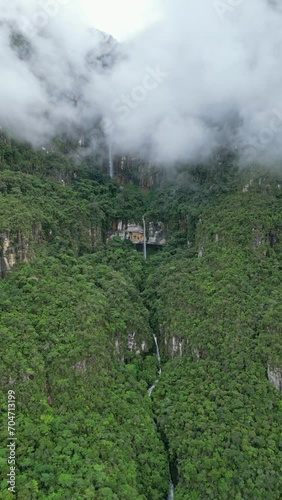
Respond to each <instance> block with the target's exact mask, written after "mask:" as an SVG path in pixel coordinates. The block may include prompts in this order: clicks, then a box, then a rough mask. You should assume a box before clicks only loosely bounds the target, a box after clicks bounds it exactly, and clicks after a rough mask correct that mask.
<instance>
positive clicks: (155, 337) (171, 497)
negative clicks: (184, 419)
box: [148, 333, 174, 500]
mask: <svg viewBox="0 0 282 500" xmlns="http://www.w3.org/2000/svg"><path fill="white" fill-rule="evenodd" d="M153 337H154V342H155V346H156V354H157V358H158V362H159V371H158V374H159V376H160V377H161V375H162V364H161V354H160V348H159V342H158V337H157V336H156V335H155V334H154V333H153ZM158 383H159V378H157V380H155V382H154V383H153V385H152V386H151V387H150V388H149V389H148V396H149V398H150V397H151V396H152V394H153V392H154V390H155V388H156V387H157V384H158ZM169 487H170V490H169V495H168V497H167V500H174V484H173V482H172V477H171V474H170V481H169Z"/></svg>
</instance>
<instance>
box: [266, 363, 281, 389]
mask: <svg viewBox="0 0 282 500" xmlns="http://www.w3.org/2000/svg"><path fill="white" fill-rule="evenodd" d="M267 376H268V380H269V382H270V383H271V384H272V385H274V387H276V389H278V391H280V392H282V368H276V367H272V366H270V365H268V367H267Z"/></svg>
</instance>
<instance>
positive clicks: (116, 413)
mask: <svg viewBox="0 0 282 500" xmlns="http://www.w3.org/2000/svg"><path fill="white" fill-rule="evenodd" d="M61 146H62V145H58V144H57V146H56V148H54V150H53V151H50V153H46V151H43V150H42V151H40V152H38V151H36V150H34V149H32V148H30V147H29V146H28V145H25V144H21V143H18V142H15V141H12V140H8V139H7V137H5V136H4V135H2V136H1V139H0V207H1V211H0V237H1V238H0V241H1V281H0V308H1V313H0V315H1V316H0V348H1V366H0V384H1V410H2V411H1V414H2V424H1V433H0V436H1V449H0V463H1V489H0V498H1V499H5V500H9V499H12V498H14V497H15V496H14V494H13V493H12V492H9V491H8V487H7V473H8V471H9V466H8V464H7V457H8V452H7V438H8V434H7V432H8V431H7V394H8V391H9V390H13V391H14V392H15V395H16V434H17V445H16V456H17V460H16V473H17V479H16V491H17V493H16V498H18V499H20V500H29V499H48V500H64V499H68V498H71V499H77V500H78V499H87V498H89V499H91V498H93V499H97V500H102V499H105V500H125V499H128V500H164V499H166V498H168V495H169V490H170V481H171V479H172V481H173V483H174V498H175V499H176V500H186V499H187V500H188V499H189V500H190V499H191V500H202V499H226V500H227V499H230V498H234V499H236V500H240V499H242V500H243V499H244V500H245V499H254V500H255V499H256V500H258V499H261V500H265V499H269V500H272V499H273V500H275V499H277V500H278V499H279V498H281V496H282V479H281V462H282V436H281V428H282V396H281V392H282V342H281V295H282V289H281V287H282V173H281V169H279V168H277V169H276V170H274V169H273V170H271V171H270V170H269V169H267V168H262V167H257V166H255V165H254V166H252V167H251V168H248V169H243V170H241V169H240V168H239V167H238V165H237V159H236V156H235V155H231V154H228V153H226V152H224V151H222V152H220V154H219V155H217V156H215V157H214V158H211V159H210V161H209V163H206V164H191V165H183V164H181V165H176V166H174V167H173V170H168V171H164V170H162V169H161V167H159V169H160V170H161V172H159V174H158V175H156V177H155V179H154V182H153V181H152V182H149V183H147V182H146V183H145V184H144V182H143V180H140V178H138V176H137V175H136V174H135V177H134V178H132V172H131V171H129V172H128V173H126V171H125V172H124V170H123V174H122V180H121V179H117V178H116V179H113V180H111V179H109V177H108V176H107V175H106V173H105V172H104V171H103V168H102V167H103V165H102V162H101V159H100V158H97V157H91V156H86V157H85V158H80V159H79V160H77V159H74V155H71V154H66V151H65V150H64V148H62V147H61ZM66 150H67V147H66ZM116 161H117V162H118V161H119V160H116ZM129 163H130V162H129ZM117 167H118V165H117ZM142 168H143V170H144V172H145V174H146V175H145V174H144V175H145V177H146V176H147V177H146V178H149V180H150V175H151V174H150V172H149V173H148V171H146V168H147V167H146V165H144V166H143V167H142ZM144 172H143V173H144ZM148 176H149V177H148ZM143 177H144V176H143ZM143 177H142V179H143ZM156 179H157V180H156ZM148 186H150V189H149V188H148ZM143 216H145V220H146V221H147V223H149V221H161V222H162V223H163V225H164V227H165V229H166V232H167V234H168V235H169V238H168V242H167V245H166V246H165V247H164V248H162V249H160V248H156V249H152V250H149V252H148V259H147V261H144V259H143V255H142V252H141V251H140V250H138V249H137V248H136V247H135V246H134V245H133V244H132V243H131V242H130V241H121V240H120V239H119V238H111V237H110V235H111V233H112V230H113V227H116V225H117V223H118V222H119V221H123V222H125V223H129V222H132V221H134V222H136V223H138V224H141V222H142V217H143ZM154 335H155V336H156V337H157V340H158V345H159V349H160V355H161V360H160V361H159V359H158V357H157V351H156V345H155V341H154ZM160 363H161V368H162V373H161V375H158V373H159V369H160ZM157 378H158V379H159V381H158V383H157V384H156V387H155V389H154V391H153V392H152V394H151V397H150V395H149V394H148V390H149V388H150V387H152V385H153V384H154V382H155V380H156V379H157Z"/></svg>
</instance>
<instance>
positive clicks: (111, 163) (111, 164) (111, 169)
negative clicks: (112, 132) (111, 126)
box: [108, 136, 114, 179]
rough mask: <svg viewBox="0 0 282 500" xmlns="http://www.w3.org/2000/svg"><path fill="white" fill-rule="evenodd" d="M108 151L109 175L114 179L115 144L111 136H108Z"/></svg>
mask: <svg viewBox="0 0 282 500" xmlns="http://www.w3.org/2000/svg"><path fill="white" fill-rule="evenodd" d="M108 151H109V174H110V177H111V179H112V178H113V177H114V158H113V143H112V140H111V137H110V136H108Z"/></svg>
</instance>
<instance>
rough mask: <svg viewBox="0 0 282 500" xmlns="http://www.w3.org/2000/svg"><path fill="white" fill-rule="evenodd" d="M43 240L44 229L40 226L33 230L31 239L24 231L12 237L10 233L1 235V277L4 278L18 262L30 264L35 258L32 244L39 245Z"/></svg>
mask: <svg viewBox="0 0 282 500" xmlns="http://www.w3.org/2000/svg"><path fill="white" fill-rule="evenodd" d="M41 240H42V227H41V225H40V224H38V225H34V226H33V227H32V228H31V231H30V235H29V237H27V236H25V235H24V234H23V233H22V231H20V230H18V231H16V234H14V235H12V234H11V233H10V231H2V233H0V276H1V277H4V276H5V274H6V273H7V271H10V269H12V268H13V267H14V265H15V264H16V262H29V261H31V260H32V259H33V258H34V253H33V250H32V243H33V242H34V243H37V244H39V243H40V241H41Z"/></svg>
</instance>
